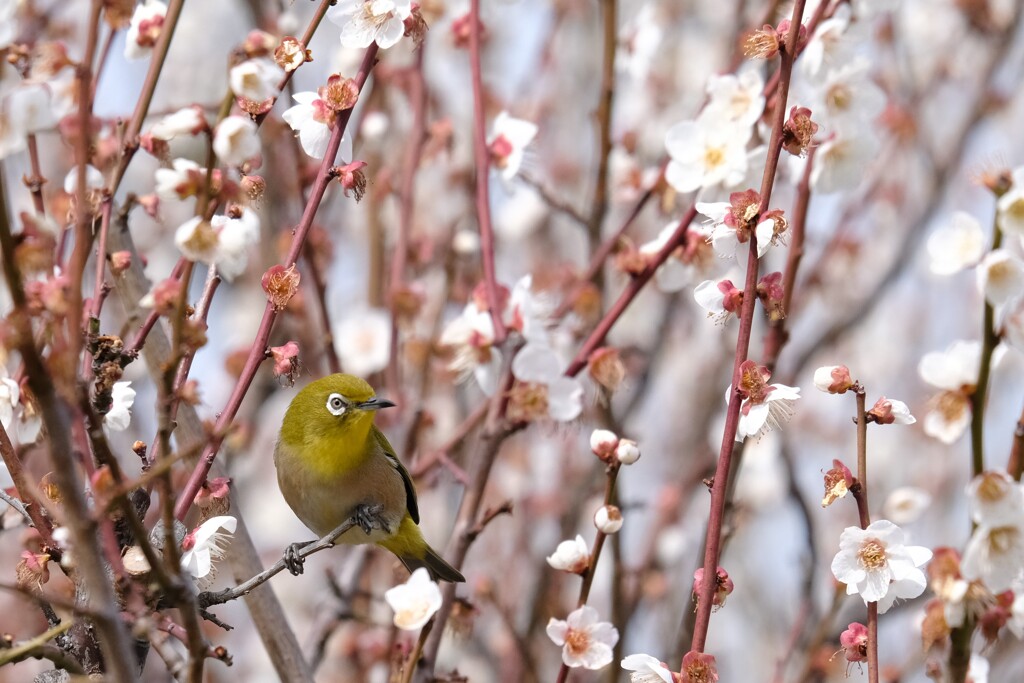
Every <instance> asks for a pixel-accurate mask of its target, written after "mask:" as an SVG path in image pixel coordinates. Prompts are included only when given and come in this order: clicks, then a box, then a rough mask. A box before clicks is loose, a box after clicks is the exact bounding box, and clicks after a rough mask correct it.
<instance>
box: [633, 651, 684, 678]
mask: <svg viewBox="0 0 1024 683" xmlns="http://www.w3.org/2000/svg"><path fill="white" fill-rule="evenodd" d="M620 666H622V668H623V669H625V670H626V671H629V672H630V674H629V683H659V682H662V683H674V679H673V677H672V672H671V671H669V669H668V667H667V666H665V665H664V664H663V663H662V662H661V661H659V660H658V659H657V658H656V657H652V656H651V655H647V654H636V655H628V656H626V657H625V658H624V659H623V660H622V662H620Z"/></svg>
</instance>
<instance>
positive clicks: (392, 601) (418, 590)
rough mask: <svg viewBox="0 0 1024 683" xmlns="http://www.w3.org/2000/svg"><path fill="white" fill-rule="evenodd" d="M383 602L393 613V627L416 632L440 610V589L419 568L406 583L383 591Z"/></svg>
mask: <svg viewBox="0 0 1024 683" xmlns="http://www.w3.org/2000/svg"><path fill="white" fill-rule="evenodd" d="M384 600H386V601H387V603H388V605H389V606H390V607H391V609H392V610H394V612H395V618H394V623H395V626H397V627H398V628H400V629H402V630H403V631H417V630H419V629H421V628H423V626H425V625H426V623H427V622H428V621H430V617H432V616H434V613H435V612H437V610H438V609H440V608H441V588H440V587H439V586H438V585H437V582H436V581H433V580H432V579H431V578H430V572H428V571H427V569H426V567H420V568H419V569H417V570H416V571H414V572H413V573H412V575H411V576H410V577H409V580H408V581H406V582H405V583H403V584H399V585H397V586H395V587H394V588H389V589H388V590H386V591H384Z"/></svg>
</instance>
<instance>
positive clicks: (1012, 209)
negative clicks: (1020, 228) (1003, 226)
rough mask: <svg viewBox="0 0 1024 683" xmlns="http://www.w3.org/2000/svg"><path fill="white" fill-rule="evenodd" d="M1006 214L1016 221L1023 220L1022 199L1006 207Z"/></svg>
mask: <svg viewBox="0 0 1024 683" xmlns="http://www.w3.org/2000/svg"><path fill="white" fill-rule="evenodd" d="M1006 213H1007V214H1008V215H1010V216H1012V217H1013V218H1015V219H1017V220H1022V219H1024V197H1021V198H1020V199H1018V200H1017V201H1015V202H1014V203H1013V204H1010V205H1009V206H1008V207H1006Z"/></svg>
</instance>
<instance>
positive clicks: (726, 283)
mask: <svg viewBox="0 0 1024 683" xmlns="http://www.w3.org/2000/svg"><path fill="white" fill-rule="evenodd" d="M693 298H694V300H696V302H697V303H698V304H699V305H700V307H701V308H703V309H704V310H706V311H707V312H708V317H709V318H714V320H715V322H717V323H719V324H723V323H725V322H726V321H727V320H728V319H729V317H730V316H732V315H733V314H739V312H740V306H742V304H743V290H740V289H737V287H736V285H734V284H733V283H732V280H721V281H720V282H715V281H714V280H705V281H704V282H702V283H700V284H699V285H697V288H696V289H694V290H693Z"/></svg>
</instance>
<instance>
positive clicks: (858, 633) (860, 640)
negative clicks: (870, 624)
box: [839, 621, 868, 662]
mask: <svg viewBox="0 0 1024 683" xmlns="http://www.w3.org/2000/svg"><path fill="white" fill-rule="evenodd" d="M839 644H840V645H842V646H843V652H845V653H846V661H848V662H863V661H866V660H867V658H868V628H867V626H865V625H864V624H861V623H859V622H856V621H855V622H853V623H852V624H850V625H849V626H847V627H846V630H845V631H843V632H842V633H841V634H840V635H839Z"/></svg>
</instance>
